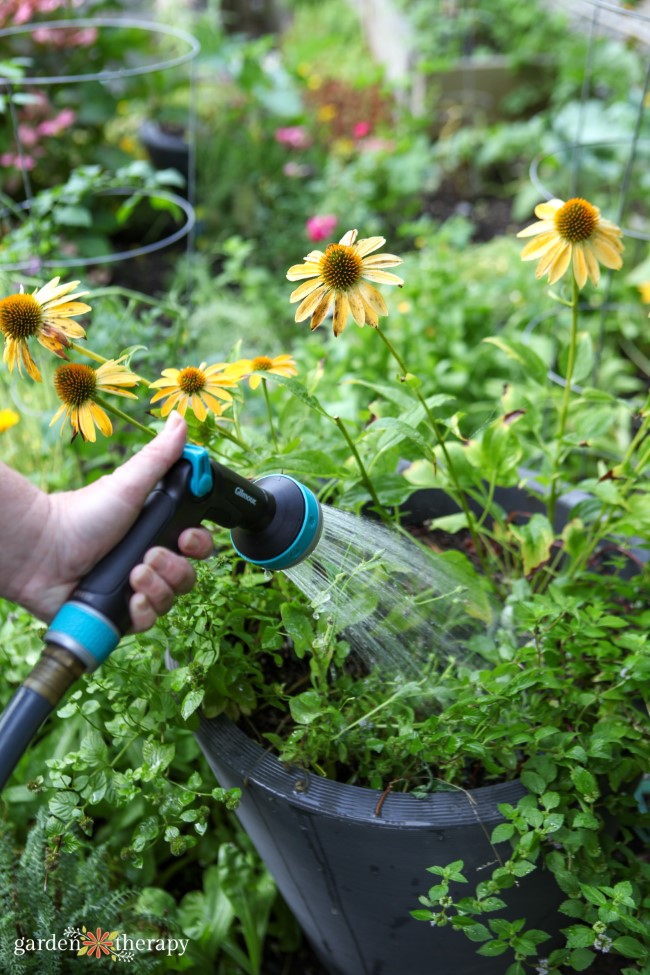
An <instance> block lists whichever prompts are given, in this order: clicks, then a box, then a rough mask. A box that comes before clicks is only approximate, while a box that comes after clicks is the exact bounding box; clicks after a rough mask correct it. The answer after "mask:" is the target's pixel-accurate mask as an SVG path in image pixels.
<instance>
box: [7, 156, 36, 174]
mask: <svg viewBox="0 0 650 975" xmlns="http://www.w3.org/2000/svg"><path fill="white" fill-rule="evenodd" d="M35 165H36V160H35V159H34V158H33V157H32V156H23V157H22V158H21V157H20V156H18V155H16V154H15V153H13V152H3V154H2V155H1V156H0V166H6V167H7V168H12V169H20V170H23V169H24V170H29V169H33V168H34V166H35Z"/></svg>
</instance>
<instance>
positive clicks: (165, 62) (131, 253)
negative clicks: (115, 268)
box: [0, 17, 200, 271]
mask: <svg viewBox="0 0 650 975" xmlns="http://www.w3.org/2000/svg"><path fill="white" fill-rule="evenodd" d="M87 28H91V29H96V30H98V31H107V30H120V29H122V30H123V29H132V30H141V31H146V32H147V33H148V34H150V35H151V36H152V38H153V37H155V36H156V35H160V36H162V37H168V38H171V39H173V40H174V42H176V45H177V47H178V49H179V50H178V53H177V54H172V55H171V56H169V57H167V58H161V59H159V60H157V61H154V62H152V63H148V64H139V65H132V66H119V67H117V68H107V69H104V70H99V71H94V72H86V73H83V72H82V73H77V74H60V75H47V74H38V73H37V72H34V73H33V74H29V75H28V76H26V77H22V78H21V79H20V81H15V80H12V79H10V78H7V77H2V76H1V75H0V95H4V96H5V97H6V101H7V103H8V111H9V118H10V122H11V129H12V136H13V139H14V144H15V147H16V155H17V157H18V159H19V160H20V162H21V165H20V170H21V178H22V183H23V189H24V196H25V199H24V201H22V202H21V203H19V204H12V205H8V203H7V201H4V203H5V208H4V210H3V211H2V212H1V213H0V216H7V215H8V214H9V213H13V215H14V216H18V217H22V216H23V215H24V214H25V213H29V211H30V209H31V208H32V206H33V202H34V191H33V185H32V180H31V177H30V174H29V170H28V169H27V167H26V166H25V165H24V164H23V162H24V160H25V158H26V156H27V152H26V148H25V146H24V144H23V141H22V139H21V135H20V126H19V120H18V113H17V111H16V105H15V102H14V98H15V95H16V93H17V92H18V91H22V90H29V89H39V88H48V87H53V86H62V85H75V84H84V83H88V82H99V83H100V84H103V85H107V86H110V85H113V84H122V83H123V82H124V81H125V80H126V79H129V78H134V77H137V76H142V75H150V74H154V73H155V72H163V71H170V70H172V69H175V68H180V67H181V66H187V80H188V86H189V93H190V97H189V104H188V107H187V117H186V132H187V145H188V179H187V193H186V197H182V196H180V195H178V194H176V193H172V192H170V191H168V190H162V189H156V190H155V191H153V190H138V194H139V195H140V196H142V197H143V198H145V199H146V198H147V197H154V196H155V197H159V198H162V199H164V200H167V201H168V202H170V203H173V204H174V205H175V206H177V207H178V208H179V209H180V210H181V211H182V213H183V218H184V220H183V223H182V225H181V226H180V227H178V228H177V229H176V230H175V231H173V232H172V233H170V234H168V235H166V236H164V237H163V238H161V239H159V240H156V241H153V242H152V243H149V244H143V245H142V246H140V247H135V248H132V249H129V250H125V251H115V252H112V253H110V254H104V255H100V256H94V257H69V256H65V255H60V256H56V257H53V258H46V259H42V260H38V267H39V268H66V267H86V266H88V267H89V266H93V265H99V264H114V263H117V262H119V261H123V260H132V259H133V258H134V257H139V256H143V255H146V254H151V253H153V252H154V251H159V250H163V249H164V248H167V247H169V246H171V245H172V244H175V243H177V242H178V241H179V240H182V239H183V238H186V239H187V249H188V254H189V253H191V251H192V249H193V246H194V234H193V231H194V226H195V213H194V198H195V189H196V111H195V87H196V79H195V71H194V59H195V58H196V57H197V55H198V53H199V50H200V46H199V43H198V41H197V40H196V38H194V37H193V36H192V35H191V34H188V33H187V32H185V31H183V30H179V29H177V28H175V27H171V26H169V25H166V24H159V23H156V22H153V21H144V20H138V19H133V18H129V17H120V18H117V17H114V18H113V17H95V18H77V19H73V20H72V19H70V20H54V21H43V22H38V23H32V24H23V25H21V26H18V27H6V28H4V29H2V30H0V43H2V39H4V38H9V37H15V36H19V35H26V36H31V34H32V33H33V32H34V31H35V30H43V29H47V30H50V31H59V30H71V29H74V30H82V29H87ZM103 192H104V194H110V195H116V196H121V195H124V196H128V195H129V194H130V193H131V192H133V191H132V190H130V189H126V188H125V189H124V190H122V189H113V190H109V191H103ZM34 234H36V230H35V229H34ZM34 253H38V240H37V238H36V237H35V238H34ZM33 267H34V262H33V261H18V262H14V263H5V264H0V270H4V271H24V270H32V269H33Z"/></svg>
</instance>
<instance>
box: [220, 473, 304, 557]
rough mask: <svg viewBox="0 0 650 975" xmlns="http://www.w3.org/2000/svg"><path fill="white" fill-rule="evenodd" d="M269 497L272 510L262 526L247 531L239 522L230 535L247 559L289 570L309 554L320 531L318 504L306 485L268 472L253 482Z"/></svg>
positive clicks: (237, 549) (238, 549)
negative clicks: (271, 501) (272, 504)
mask: <svg viewBox="0 0 650 975" xmlns="http://www.w3.org/2000/svg"><path fill="white" fill-rule="evenodd" d="M253 484H254V486H255V487H256V488H260V489H262V490H263V491H264V493H265V494H266V495H267V496H269V497H271V498H273V501H274V511H273V515H272V517H271V519H270V521H269V522H268V523H267V524H266V525H265V527H263V528H261V529H259V528H257V529H256V530H250V529H248V528H247V527H245V526H243V525H240V526H239V527H237V528H235V529H233V531H232V532H231V533H230V538H231V540H232V544H233V546H234V548H235V551H236V552H237V554H238V555H240V556H241V557H242V558H243V559H246V561H247V562H252V563H253V564H254V565H259V566H262V567H263V568H265V569H269V570H271V571H276V570H278V569H290V568H291V567H292V566H294V565H297V564H298V563H299V562H302V561H303V559H306V558H307V556H308V555H310V554H311V553H312V552H313V551H314V549H315V548H316V546H317V545H318V542H319V540H320V536H321V532H322V530H323V513H322V510H321V506H320V504H319V503H318V500H317V499H316V496H315V495H314V494H313V492H312V491H310V490H309V488H307V487H305V485H304V484H301V483H300V482H299V481H296V480H294V479H293V478H292V477H289V476H288V475H287V474H269V475H267V476H266V477H260V478H259V479H258V480H257V481H254V482H253Z"/></svg>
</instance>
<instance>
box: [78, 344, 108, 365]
mask: <svg viewBox="0 0 650 975" xmlns="http://www.w3.org/2000/svg"><path fill="white" fill-rule="evenodd" d="M70 348H71V349H74V350H75V352H80V353H81V355H85V356H87V357H88V358H89V359H93V361H94V362H101V363H104V362H108V359H105V358H104V356H103V355H97V353H96V352H93V351H92V349H87V348H86V346H85V345H79V343H78V342H71V343H70Z"/></svg>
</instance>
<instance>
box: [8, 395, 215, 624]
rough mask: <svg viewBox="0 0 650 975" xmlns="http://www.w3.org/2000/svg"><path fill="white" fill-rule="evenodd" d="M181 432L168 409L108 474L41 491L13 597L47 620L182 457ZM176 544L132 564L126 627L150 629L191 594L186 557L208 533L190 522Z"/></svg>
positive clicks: (201, 547)
mask: <svg viewBox="0 0 650 975" xmlns="http://www.w3.org/2000/svg"><path fill="white" fill-rule="evenodd" d="M185 437H186V425H185V421H184V419H183V418H182V417H181V416H180V415H179V414H178V413H176V412H174V413H172V414H171V415H170V417H169V420H168V421H167V424H166V426H165V428H164V430H163V431H162V432H161V433H160V434H159V435H158V436H157V437H156V438H155V439H154V440H152V441H151V442H150V443H148V444H147V445H146V446H145V447H143V448H142V450H140V451H139V452H138V453H137V454H135V455H134V456H133V457H131V458H130V459H129V460H128V461H126V462H125V463H124V464H122V465H121V466H120V467H118V468H117V469H116V470H115V471H113V473H112V474H108V475H105V476H104V477H101V478H99V479H98V480H97V481H95V482H93V483H92V484H89V485H87V486H86V487H83V488H80V489H78V490H75V491H65V492H61V493H57V494H51V495H41V497H40V498H39V499H38V505H36V506H35V507H38V508H39V515H38V517H39V520H40V522H41V526H40V531H39V536H38V539H37V541H36V544H35V545H33V546H32V547H31V548H30V549H29V550H28V551H26V552H25V562H26V564H25V565H23V566H21V573H20V574H21V577H22V578H23V580H24V583H23V585H22V586H14V589H17V592H16V594H15V595H13V596H12V598H14V599H15V601H16V602H19V603H20V604H21V605H23V606H25V607H26V608H27V609H29V610H30V612H32V613H34V615H36V616H38V617H39V618H41V619H43V620H45V621H46V622H49V621H50V620H51V619H52V617H53V616H54V615H55V613H56V612H57V610H58V609H59V607H60V606H61V605H62V604H63V603H64V602H65V601H66V599H67V598H68V597H69V596H70V594H71V593H72V592H73V591H74V589H75V588H76V586H77V585H78V583H79V581H80V580H81V579H82V578H83V576H85V575H86V573H87V572H89V571H90V569H91V568H93V566H94V565H96V564H97V562H99V560H100V559H101V558H103V556H104V555H106V554H107V553H108V552H109V551H110V550H111V549H112V548H113V547H114V545H116V544H117V542H119V541H120V540H121V539H122V538H123V537H124V535H125V534H126V533H127V531H128V529H129V528H130V527H131V525H132V524H133V523H134V522H135V520H136V518H137V517H138V515H139V514H140V511H141V509H142V506H143V504H144V501H145V499H146V497H147V495H148V494H149V492H150V491H151V490H152V488H153V487H154V486H155V485H156V483H157V482H158V481H159V480H160V478H161V477H162V476H163V475H164V474H165V473H166V472H167V471H168V470H169V468H170V467H171V466H172V465H173V464H174V462H175V461H177V460H178V459H179V457H180V456H181V454H182V452H183V447H184V445H185ZM44 499H46V501H47V503H46V504H45V503H44ZM178 547H179V550H180V552H181V554H180V555H179V554H176V553H174V552H171V551H169V550H168V549H165V548H162V547H159V546H156V547H154V548H151V549H149V551H148V552H147V553H146V555H145V557H144V560H143V562H142V564H140V565H137V566H135V568H134V569H133V570H132V572H131V575H130V577H129V582H130V584H131V587H132V589H133V591H134V592H133V596H132V597H131V600H130V603H129V610H130V614H131V624H132V625H131V631H132V632H141V631H142V630H146V629H148V628H149V627H150V626H152V625H153V624H154V622H155V620H156V619H157V617H158V616H160V615H162V614H164V613H166V612H167V611H168V610H169V609H170V607H171V605H172V603H173V601H174V598H175V597H176V596H177V595H180V594H182V593H186V592H189V590H190V589H191V588H192V586H193V585H194V583H195V581H196V574H195V571H194V568H193V566H192V565H191V563H190V562H188V560H187V559H188V557H189V558H195V559H203V558H207V556H208V555H209V554H210V552H211V551H212V549H213V543H212V537H211V535H210V533H209V532H208V531H207V530H206V529H204V528H200V527H198V526H197V527H196V528H188V529H186V530H185V531H184V532H182V534H181V536H180V538H179V540H178Z"/></svg>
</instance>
